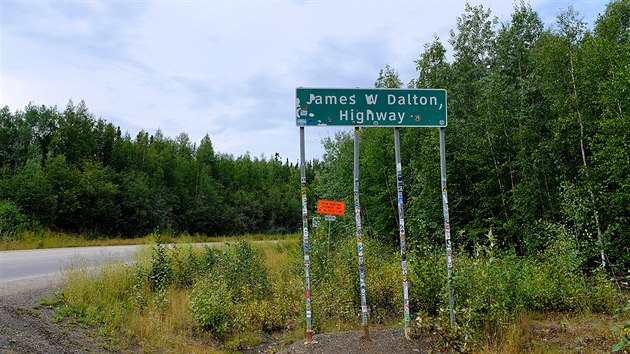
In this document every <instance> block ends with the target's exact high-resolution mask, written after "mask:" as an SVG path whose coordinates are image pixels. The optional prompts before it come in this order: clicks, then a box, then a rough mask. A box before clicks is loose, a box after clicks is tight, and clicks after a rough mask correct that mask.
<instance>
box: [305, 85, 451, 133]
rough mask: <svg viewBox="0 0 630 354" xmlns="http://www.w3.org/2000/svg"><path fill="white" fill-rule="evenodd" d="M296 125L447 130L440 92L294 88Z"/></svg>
mask: <svg viewBox="0 0 630 354" xmlns="http://www.w3.org/2000/svg"><path fill="white" fill-rule="evenodd" d="M295 109H296V110H295V118H296V125H297V126H300V127H304V126H361V127H381V126H386V127H446V125H447V120H446V110H447V109H446V90H443V89H330V88H302V87H300V88H297V89H296V107H295Z"/></svg>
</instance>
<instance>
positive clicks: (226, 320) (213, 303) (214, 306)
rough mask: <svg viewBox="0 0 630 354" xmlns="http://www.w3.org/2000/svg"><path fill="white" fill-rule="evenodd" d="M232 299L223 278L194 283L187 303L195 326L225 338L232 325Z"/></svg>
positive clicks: (207, 278) (206, 279)
mask: <svg viewBox="0 0 630 354" xmlns="http://www.w3.org/2000/svg"><path fill="white" fill-rule="evenodd" d="M232 297H233V294H232V292H231V291H230V289H229V287H228V286H227V283H226V282H225V280H224V279H223V277H211V276H207V277H205V278H203V279H202V280H201V281H199V282H197V283H195V285H194V286H193V289H192V292H191V294H190V298H189V301H190V310H191V312H192V315H193V318H194V319H195V322H196V323H197V325H198V326H199V327H201V328H202V329H204V330H207V331H210V332H211V333H213V334H214V335H216V336H217V337H219V338H223V337H225V335H226V334H227V332H228V329H229V328H230V327H231V324H232V323H231V322H232V319H231V317H230V314H231V313H233V312H234V304H233V303H232V301H231V299H232Z"/></svg>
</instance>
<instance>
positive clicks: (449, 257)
mask: <svg viewBox="0 0 630 354" xmlns="http://www.w3.org/2000/svg"><path fill="white" fill-rule="evenodd" d="M440 174H441V176H442V208H443V209H444V245H445V247H446V270H447V281H448V308H449V312H450V313H449V319H450V323H451V328H453V326H454V325H455V310H454V309H453V306H454V299H453V278H452V273H453V250H452V248H451V222H450V219H449V215H448V187H447V186H446V144H445V142H444V128H440Z"/></svg>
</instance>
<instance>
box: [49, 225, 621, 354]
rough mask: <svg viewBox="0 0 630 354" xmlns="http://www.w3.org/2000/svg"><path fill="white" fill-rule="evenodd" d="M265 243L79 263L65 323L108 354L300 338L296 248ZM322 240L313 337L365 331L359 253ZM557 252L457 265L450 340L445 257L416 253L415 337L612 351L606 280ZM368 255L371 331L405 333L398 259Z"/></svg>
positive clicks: (377, 251) (543, 349) (225, 348)
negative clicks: (86, 331)
mask: <svg viewBox="0 0 630 354" xmlns="http://www.w3.org/2000/svg"><path fill="white" fill-rule="evenodd" d="M252 238H254V237H252ZM260 238H264V237H260ZM260 238H259V239H260ZM266 238H271V239H277V238H284V239H283V240H281V241H277V242H261V243H249V242H247V243H236V244H232V243H230V244H229V245H226V246H224V247H222V248H219V249H216V248H193V247H188V246H178V247H175V248H170V247H164V246H162V245H163V243H165V242H169V243H170V242H171V241H172V239H170V238H164V239H162V238H159V239H158V240H157V242H158V243H157V245H155V246H154V247H153V248H152V249H149V248H147V249H146V250H145V252H144V253H141V254H139V255H138V258H137V262H136V263H135V264H133V265H128V264H121V263H117V262H116V261H114V260H112V261H111V262H110V263H108V264H107V265H106V266H104V267H101V268H92V269H89V268H88V267H86V264H84V263H82V261H81V260H76V261H75V262H73V263H72V266H71V267H69V268H68V269H67V270H66V272H65V273H64V274H65V285H64V289H63V291H62V292H61V293H60V297H59V299H60V302H61V305H60V306H59V307H58V313H59V314H60V316H63V317H64V318H65V320H66V321H70V322H72V321H74V322H81V323H87V324H90V325H94V326H98V327H100V328H101V331H102V333H103V334H105V335H107V336H108V337H110V338H116V341H113V342H111V349H114V350H119V351H120V350H123V351H124V350H134V351H135V350H137V349H138V348H139V350H140V351H141V352H147V353H148V352H156V351H161V352H177V353H180V352H190V353H207V352H217V353H219V352H234V351H238V350H240V349H241V348H242V347H243V346H244V345H247V346H254V345H257V344H259V343H261V341H262V340H263V338H264V336H261V333H267V334H271V333H276V334H277V333H280V334H279V336H280V338H281V339H280V341H281V342H282V343H289V342H292V341H294V340H299V339H302V338H304V330H305V328H304V327H305V319H304V307H305V300H304V288H303V281H304V274H303V253H302V246H301V242H300V239H299V238H298V237H295V235H293V236H282V237H280V236H275V237H274V236H267V237H266ZM177 239H178V240H179V239H180V238H177ZM181 239H185V237H183V238H181ZM224 240H225V239H224ZM227 240H230V239H227ZM322 240H323V238H322V237H321V235H317V234H314V235H313V238H312V240H311V242H312V243H311V248H310V254H311V270H312V273H311V274H312V278H311V289H312V292H311V295H312V299H313V314H314V318H313V324H314V327H315V329H316V332H318V333H323V332H335V331H343V330H349V329H358V328H359V327H360V322H361V321H360V317H358V315H359V313H360V311H359V309H360V306H359V304H358V298H359V296H358V286H356V285H357V283H358V272H357V271H356V270H357V269H356V243H355V241H354V240H353V239H352V238H348V239H347V240H341V241H339V242H338V243H337V244H335V245H334V247H331V248H330V249H328V248H327V244H326V243H324V242H322ZM153 241H155V239H154V240H153ZM562 247H564V248H562V249H553V250H551V251H550V252H549V254H548V255H541V258H539V259H535V258H520V257H517V256H515V255H513V254H498V252H494V251H493V252H490V250H485V251H484V252H480V255H476V256H460V257H458V258H457V262H456V264H455V265H456V272H455V278H454V282H455V283H454V284H455V289H456V290H457V292H456V296H457V299H456V313H457V319H458V323H459V327H458V328H457V329H456V330H455V331H452V332H451V331H449V330H448V325H447V323H448V311H445V309H446V306H445V304H447V296H445V295H446V292H445V284H444V282H443V281H442V280H443V279H442V278H443V275H444V274H443V273H444V272H445V269H443V268H444V267H443V265H444V259H443V255H441V253H435V254H432V253H431V254H424V255H420V254H416V253H414V252H410V254H409V264H410V271H411V274H410V276H409V279H410V282H411V285H410V299H411V305H412V312H413V313H414V316H415V314H421V316H419V318H420V319H422V322H420V321H419V322H417V324H416V325H417V327H418V332H419V333H424V334H427V335H429V336H432V338H434V339H435V341H436V342H439V343H442V344H443V345H445V346H448V345H453V346H455V347H457V348H460V349H461V348H463V349H465V350H466V351H467V352H479V353H521V352H532V353H547V352H551V353H554V352H557V353H570V352H595V353H598V352H609V351H610V348H611V346H612V345H614V344H615V342H616V340H617V337H616V336H615V334H614V333H613V332H612V331H611V326H612V324H613V322H614V321H613V319H612V318H611V317H612V310H613V309H612V307H614V306H615V304H619V303H620V296H619V294H618V293H616V290H615V288H614V287H613V286H612V283H611V282H610V281H609V280H607V279H606V276H605V275H603V274H600V273H598V274H593V275H589V274H586V273H583V272H582V271H581V270H579V268H571V267H567V268H562V267H559V266H558V264H559V262H560V263H562V264H565V263H567V262H566V261H567V260H569V259H570V258H571V257H573V256H574V251H575V250H574V249H573V248H572V246H571V245H570V244H567V245H565V246H562ZM365 250H366V252H365V254H366V269H367V270H368V272H367V280H366V281H367V284H368V303H369V305H370V326H371V327H372V328H388V327H392V326H400V325H401V322H402V321H401V320H402V318H401V314H400V312H401V309H400V304H401V302H402V299H401V298H402V296H401V294H400V289H399V287H400V260H399V256H398V251H397V250H391V249H389V248H387V247H385V246H383V245H380V244H379V243H377V242H372V241H370V240H365ZM552 254H553V255H554V257H556V258H553V257H550V256H549V255H552ZM551 288H553V289H554V291H550V290H551ZM558 311H560V312H558ZM200 321H201V322H200Z"/></svg>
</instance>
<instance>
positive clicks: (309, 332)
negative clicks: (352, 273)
mask: <svg viewBox="0 0 630 354" xmlns="http://www.w3.org/2000/svg"><path fill="white" fill-rule="evenodd" d="M304 150H305V149H304V127H300V176H301V178H300V193H301V194H302V235H303V236H302V240H303V244H304V291H305V292H306V344H311V343H313V333H314V331H313V319H312V316H313V312H312V310H311V274H310V273H311V272H310V266H311V263H310V262H311V261H310V257H309V254H308V205H307V203H306V202H307V199H306V158H305V156H306V154H305V152H304Z"/></svg>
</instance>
